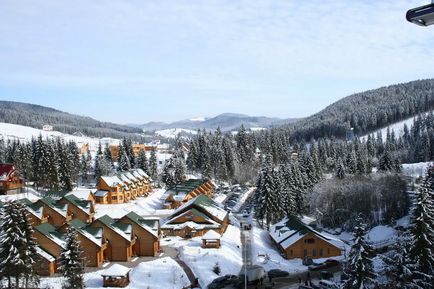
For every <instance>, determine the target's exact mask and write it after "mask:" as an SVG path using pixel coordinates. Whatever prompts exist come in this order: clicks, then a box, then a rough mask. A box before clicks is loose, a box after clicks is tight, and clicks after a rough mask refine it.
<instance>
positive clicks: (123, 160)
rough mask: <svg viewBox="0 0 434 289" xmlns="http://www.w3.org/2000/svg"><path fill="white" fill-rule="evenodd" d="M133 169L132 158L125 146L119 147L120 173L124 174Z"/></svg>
mask: <svg viewBox="0 0 434 289" xmlns="http://www.w3.org/2000/svg"><path fill="white" fill-rule="evenodd" d="M129 169H131V163H130V158H129V157H128V154H127V152H126V150H125V147H124V146H122V145H121V146H119V159H118V171H120V172H124V171H128V170H129Z"/></svg>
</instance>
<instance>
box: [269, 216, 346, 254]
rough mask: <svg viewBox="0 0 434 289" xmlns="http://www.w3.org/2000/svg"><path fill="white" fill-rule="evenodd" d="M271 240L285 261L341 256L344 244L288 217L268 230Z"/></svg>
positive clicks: (294, 218)
mask: <svg viewBox="0 0 434 289" xmlns="http://www.w3.org/2000/svg"><path fill="white" fill-rule="evenodd" d="M270 237H271V240H272V241H273V242H274V243H275V244H276V246H277V247H278V248H279V250H280V251H281V252H282V253H283V254H284V255H285V257H286V258H287V259H295V258H300V259H318V258H330V257H337V256H340V255H342V254H343V250H345V244H344V243H343V242H342V241H341V240H339V239H336V238H334V237H332V236H329V235H327V234H324V233H321V232H319V231H317V230H315V229H314V228H313V227H311V226H310V225H308V224H306V223H305V222H303V221H302V220H301V219H299V218H297V217H294V216H290V217H287V218H285V219H283V220H282V221H280V222H278V223H277V224H275V225H273V226H271V228H270Z"/></svg>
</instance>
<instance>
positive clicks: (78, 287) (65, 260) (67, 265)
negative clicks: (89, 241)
mask: <svg viewBox="0 0 434 289" xmlns="http://www.w3.org/2000/svg"><path fill="white" fill-rule="evenodd" d="M76 234H77V233H76V231H75V230H74V229H73V228H69V229H68V231H67V233H66V241H65V248H64V249H63V251H62V253H61V254H60V264H61V265H60V271H61V272H62V275H63V277H64V278H65V283H64V284H63V288H64V289H83V288H84V280H83V275H84V257H83V250H82V248H81V247H80V242H79V241H78V239H77V235H76Z"/></svg>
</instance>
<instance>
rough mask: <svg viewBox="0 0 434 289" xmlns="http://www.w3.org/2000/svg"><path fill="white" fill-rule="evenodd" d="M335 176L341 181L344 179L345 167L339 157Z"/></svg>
mask: <svg viewBox="0 0 434 289" xmlns="http://www.w3.org/2000/svg"><path fill="white" fill-rule="evenodd" d="M335 176H336V177H337V178H338V179H341V180H342V179H344V178H345V166H344V162H343V161H342V159H341V158H340V157H339V158H338V159H337V161H336V169H335Z"/></svg>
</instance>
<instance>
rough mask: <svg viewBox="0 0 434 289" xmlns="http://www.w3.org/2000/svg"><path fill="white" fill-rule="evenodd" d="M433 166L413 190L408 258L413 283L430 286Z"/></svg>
mask: <svg viewBox="0 0 434 289" xmlns="http://www.w3.org/2000/svg"><path fill="white" fill-rule="evenodd" d="M433 188H434V167H429V168H428V173H427V176H426V177H425V179H424V181H423V183H422V185H421V186H420V188H419V190H418V191H416V192H415V196H414V200H413V208H412V214H411V226H410V259H411V262H412V268H413V274H414V276H413V279H414V283H415V284H417V285H418V286H420V287H421V288H431V287H430V286H431V285H432V284H433V283H434V196H433Z"/></svg>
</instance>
